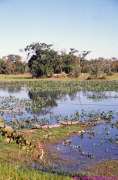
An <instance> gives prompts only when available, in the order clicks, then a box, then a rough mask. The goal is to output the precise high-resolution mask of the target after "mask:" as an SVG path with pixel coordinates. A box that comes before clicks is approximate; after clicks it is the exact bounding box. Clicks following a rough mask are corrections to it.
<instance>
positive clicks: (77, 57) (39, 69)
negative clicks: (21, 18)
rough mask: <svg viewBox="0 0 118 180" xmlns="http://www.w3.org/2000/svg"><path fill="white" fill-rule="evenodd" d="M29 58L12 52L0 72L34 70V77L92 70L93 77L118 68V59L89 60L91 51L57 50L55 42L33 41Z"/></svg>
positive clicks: (32, 72)
mask: <svg viewBox="0 0 118 180" xmlns="http://www.w3.org/2000/svg"><path fill="white" fill-rule="evenodd" d="M24 50H25V53H26V56H27V61H25V62H23V61H22V58H21V57H20V56H19V55H13V54H11V55H8V56H5V57H3V58H2V59H0V74H20V73H25V72H30V73H31V74H32V77H36V78H38V77H41V76H45V77H52V76H54V75H55V74H57V75H58V74H60V75H61V74H63V75H66V76H71V77H78V76H80V75H81V74H84V73H87V74H89V78H92V77H93V78H98V77H104V76H105V75H111V74H112V73H114V72H118V59H116V58H112V59H105V58H97V59H90V60H87V59H86V57H87V55H88V54H89V53H90V51H82V52H80V51H78V50H76V49H74V48H70V50H69V52H66V51H61V52H58V51H56V50H54V48H53V46H52V45H51V44H45V43H40V42H39V43H32V44H30V45H28V46H27V47H26V48H25V49H24Z"/></svg>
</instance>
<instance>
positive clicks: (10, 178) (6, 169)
mask: <svg viewBox="0 0 118 180" xmlns="http://www.w3.org/2000/svg"><path fill="white" fill-rule="evenodd" d="M0 180H71V178H70V177H65V176H59V175H54V174H51V173H42V172H40V171H36V170H32V169H23V168H20V167H19V166H17V165H16V166H15V165H14V166H13V165H9V164H7V163H3V162H1V163H0Z"/></svg>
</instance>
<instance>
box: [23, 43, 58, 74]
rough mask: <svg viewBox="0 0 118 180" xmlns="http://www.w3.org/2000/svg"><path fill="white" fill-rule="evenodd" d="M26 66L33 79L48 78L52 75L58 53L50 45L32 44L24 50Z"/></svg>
mask: <svg viewBox="0 0 118 180" xmlns="http://www.w3.org/2000/svg"><path fill="white" fill-rule="evenodd" d="M25 52H26V54H27V58H28V66H29V69H30V72H31V73H32V76H33V77H40V76H44V75H45V76H50V75H52V74H53V73H54V68H55V64H56V61H57V60H58V53H57V52H56V51H55V50H53V49H52V45H50V44H49V45H48V44H45V43H33V44H31V45H29V46H27V47H26V48H25Z"/></svg>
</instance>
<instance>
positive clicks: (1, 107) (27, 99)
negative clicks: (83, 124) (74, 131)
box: [0, 86, 118, 124]
mask: <svg viewBox="0 0 118 180" xmlns="http://www.w3.org/2000/svg"><path fill="white" fill-rule="evenodd" d="M30 94H31V93H30V91H29V88H27V87H19V88H16V87H14V86H12V87H7V86H5V87H1V88H0V114H1V116H3V117H4V119H5V120H6V121H11V120H13V119H18V120H36V121H38V120H39V121H40V119H41V120H42V118H43V119H44V118H47V119H48V123H49V124H55V123H57V121H58V117H59V116H68V117H69V116H71V115H72V114H74V113H75V112H79V113H82V112H87V113H93V112H94V113H98V112H102V111H104V112H108V111H113V112H114V113H116V112H117V107H118V92H114V91H109V92H108V91H107V92H99V93H97V92H90V91H89V92H88V91H80V92H76V93H74V94H71V95H69V94H64V95H60V94H59V96H54V97H53V96H50V97H48V94H41V93H40V97H43V98H44V96H46V98H47V99H48V98H49V105H48V106H47V107H46V108H45V109H44V111H41V109H40V108H38V106H37V107H36V108H37V111H36V112H33V110H32V107H31V106H30V104H31V103H32V102H34V100H33V98H32V97H31V95H30ZM57 95H58V94H57ZM35 102H36V103H37V102H38V98H37V99H35ZM36 103H35V106H36V105H37V104H38V103H37V104H36ZM6 110H7V111H6Z"/></svg>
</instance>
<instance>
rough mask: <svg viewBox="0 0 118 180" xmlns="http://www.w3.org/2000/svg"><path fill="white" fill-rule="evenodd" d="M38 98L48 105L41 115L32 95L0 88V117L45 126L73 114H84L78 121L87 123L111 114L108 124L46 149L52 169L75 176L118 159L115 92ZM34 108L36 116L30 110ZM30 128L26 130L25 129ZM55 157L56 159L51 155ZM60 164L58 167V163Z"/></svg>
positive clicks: (116, 100)
mask: <svg viewBox="0 0 118 180" xmlns="http://www.w3.org/2000/svg"><path fill="white" fill-rule="evenodd" d="M39 94H40V96H39V97H41V98H45V100H47V102H48V105H47V106H46V107H45V108H43V111H41V109H40V108H39V106H38V102H39V97H38V96H37V97H36V98H35V99H34V98H33V93H32V92H31V91H30V90H29V88H27V87H19V88H15V87H13V86H12V87H11V88H10V87H9V88H8V87H7V86H6V87H2V86H1V88H0V114H1V116H3V118H4V119H5V120H6V122H12V121H13V120H14V119H17V120H19V121H26V120H31V121H32V122H33V123H34V122H35V121H36V122H38V120H40V119H42V118H47V119H48V123H49V124H55V123H58V121H57V119H58V118H57V117H58V116H60V115H61V116H68V117H70V116H71V115H72V114H74V113H75V112H76V111H78V112H79V113H80V114H81V113H83V112H85V114H86V115H85V117H84V118H83V117H80V119H81V120H82V121H86V120H88V118H87V116H88V115H89V114H90V113H92V114H93V113H94V114H95V113H101V112H103V111H104V112H106V113H107V112H109V111H112V112H113V117H112V119H111V121H109V122H105V121H104V122H101V123H100V124H98V125H96V126H95V127H92V128H90V129H88V130H87V131H86V133H85V134H84V135H83V136H80V135H74V136H72V137H70V138H69V141H70V142H71V143H70V144H68V145H64V144H63V141H62V142H60V143H58V144H54V145H49V151H50V153H51V155H52V157H51V158H52V162H53V168H54V169H56V170H57V169H58V170H59V169H63V170H64V171H65V172H71V173H74V172H79V171H81V170H85V169H86V168H88V167H89V166H92V165H94V164H96V163H98V162H102V161H105V160H113V159H118V129H117V128H116V126H115V125H113V124H114V123H115V122H116V121H118V92H115V91H106V92H91V91H79V92H76V93H73V94H71V95H69V94H66V93H65V94H58V93H57V94H53V93H52V94H48V93H47V94H46V93H45V94H44V93H39ZM32 103H34V104H33V105H35V106H36V110H37V111H36V112H34V111H33V109H32ZM29 127H30V126H29ZM55 153H56V155H57V159H56V160H55V158H54V157H53V154H55ZM60 162H61V163H60Z"/></svg>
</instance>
